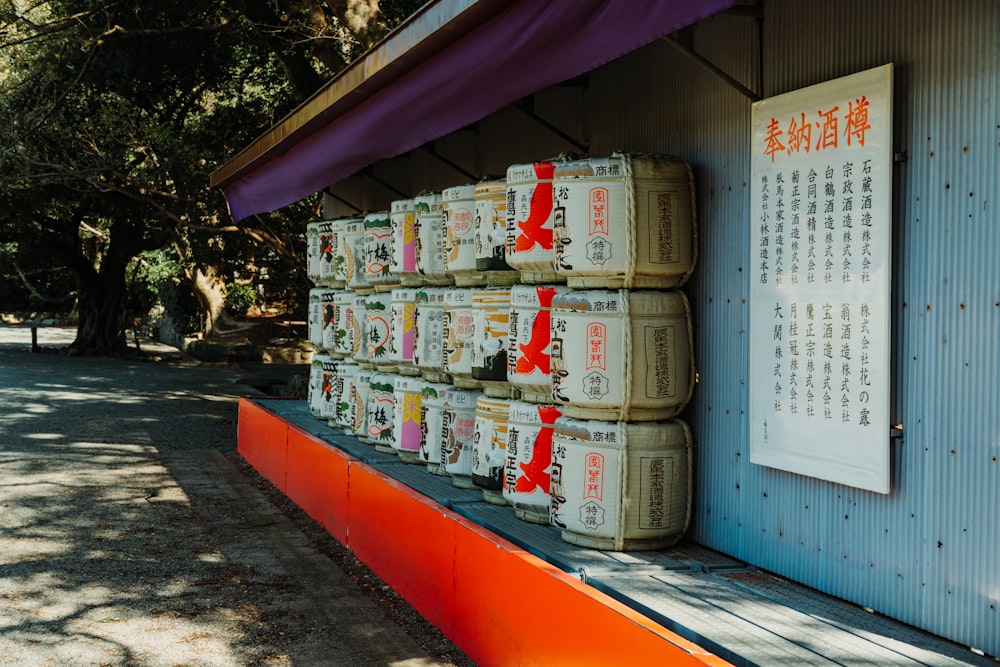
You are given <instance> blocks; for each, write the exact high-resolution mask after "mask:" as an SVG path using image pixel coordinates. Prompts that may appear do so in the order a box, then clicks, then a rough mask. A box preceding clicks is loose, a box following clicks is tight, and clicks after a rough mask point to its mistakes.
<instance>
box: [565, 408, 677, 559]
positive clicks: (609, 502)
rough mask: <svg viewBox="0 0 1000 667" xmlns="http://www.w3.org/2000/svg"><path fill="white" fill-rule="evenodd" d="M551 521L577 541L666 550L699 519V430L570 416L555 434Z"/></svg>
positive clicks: (599, 545)
mask: <svg viewBox="0 0 1000 667" xmlns="http://www.w3.org/2000/svg"><path fill="white" fill-rule="evenodd" d="M552 451H553V461H552V480H551V490H550V495H551V510H550V521H551V522H552V524H553V525H555V526H558V527H559V528H562V538H563V539H564V540H565V541H567V542H570V543H572V544H577V545H579V546H584V547H591V548H594V549H606V550H613V551H641V550H651V549H662V548H663V547H667V546H670V545H671V544H673V543H675V542H676V541H677V540H679V539H680V538H681V537H682V536H683V535H684V532H685V531H686V530H687V528H688V523H689V521H690V519H691V465H692V464H691V431H690V430H689V429H688V427H687V424H685V423H684V422H682V421H680V420H670V421H667V422H650V423H644V424H630V423H627V422H601V421H594V420H588V421H584V420H579V419H570V418H568V417H562V418H560V419H558V420H556V424H555V430H554V434H553V439H552Z"/></svg>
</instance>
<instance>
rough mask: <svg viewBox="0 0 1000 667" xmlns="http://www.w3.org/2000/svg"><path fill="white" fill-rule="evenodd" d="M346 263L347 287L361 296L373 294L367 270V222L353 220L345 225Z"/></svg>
mask: <svg viewBox="0 0 1000 667" xmlns="http://www.w3.org/2000/svg"><path fill="white" fill-rule="evenodd" d="M344 246H345V248H344V261H345V262H346V264H347V287H348V288H349V289H352V290H354V291H355V292H357V293H359V294H364V293H368V292H371V291H372V290H373V287H372V285H371V283H369V282H368V278H367V276H366V273H367V271H366V269H365V222H364V220H352V221H350V222H348V223H346V224H345V225H344Z"/></svg>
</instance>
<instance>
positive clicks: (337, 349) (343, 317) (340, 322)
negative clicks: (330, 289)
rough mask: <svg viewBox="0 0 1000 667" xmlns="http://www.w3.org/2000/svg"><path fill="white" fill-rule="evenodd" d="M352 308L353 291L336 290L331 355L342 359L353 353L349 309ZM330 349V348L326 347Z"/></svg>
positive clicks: (352, 333)
mask: <svg viewBox="0 0 1000 667" xmlns="http://www.w3.org/2000/svg"><path fill="white" fill-rule="evenodd" d="M353 310H354V292H352V291H350V290H346V289H345V290H337V291H336V292H335V293H334V297H333V314H334V320H335V322H334V331H333V348H332V350H331V351H330V354H331V355H334V356H337V357H340V358H341V359H344V358H346V357H350V356H352V355H353V354H354V347H353V344H352V341H353V338H354V332H353V330H352V329H351V311H353ZM328 349H330V348H328Z"/></svg>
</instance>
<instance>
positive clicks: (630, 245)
mask: <svg viewBox="0 0 1000 667" xmlns="http://www.w3.org/2000/svg"><path fill="white" fill-rule="evenodd" d="M553 185H554V188H555V213H554V229H555V254H556V259H555V266H556V272H557V273H558V274H559V275H560V276H562V277H563V278H565V279H566V282H567V283H568V284H569V286H570V287H574V288H588V287H605V288H618V287H625V288H630V289H631V288H634V289H639V288H656V289H662V288H667V287H677V286H679V285H683V284H684V283H685V282H686V281H687V279H688V276H690V275H691V272H692V271H693V270H694V265H695V258H696V256H697V245H698V243H697V236H696V234H695V222H694V210H695V206H694V176H693V174H692V171H691V167H689V166H688V165H687V164H686V163H684V162H682V161H681V160H675V159H671V158H664V157H655V156H639V155H630V154H628V153H615V154H613V155H612V156H611V157H609V158H589V159H586V160H576V161H572V162H565V163H562V164H559V165H556V168H555V176H554V181H553Z"/></svg>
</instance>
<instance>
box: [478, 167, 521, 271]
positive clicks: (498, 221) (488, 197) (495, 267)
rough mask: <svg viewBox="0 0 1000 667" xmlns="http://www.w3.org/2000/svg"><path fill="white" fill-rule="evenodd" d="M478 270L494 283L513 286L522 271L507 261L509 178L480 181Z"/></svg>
mask: <svg viewBox="0 0 1000 667" xmlns="http://www.w3.org/2000/svg"><path fill="white" fill-rule="evenodd" d="M475 228H476V270H477V271H479V273H480V275H484V276H486V280H487V282H488V283H489V284H490V285H493V286H504V287H509V286H510V285H513V284H514V283H516V282H517V281H518V279H519V278H520V273H519V272H518V271H516V270H514V269H512V268H511V267H510V265H509V264H508V263H507V254H506V249H505V248H506V245H507V181H506V180H503V179H500V180H491V181H482V182H481V183H477V184H476V223H475Z"/></svg>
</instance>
